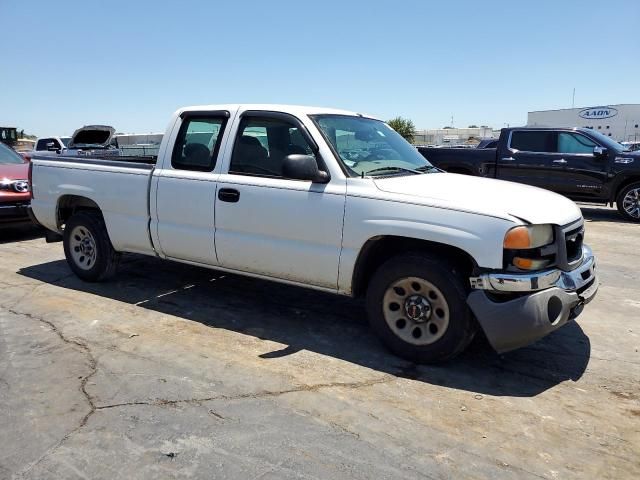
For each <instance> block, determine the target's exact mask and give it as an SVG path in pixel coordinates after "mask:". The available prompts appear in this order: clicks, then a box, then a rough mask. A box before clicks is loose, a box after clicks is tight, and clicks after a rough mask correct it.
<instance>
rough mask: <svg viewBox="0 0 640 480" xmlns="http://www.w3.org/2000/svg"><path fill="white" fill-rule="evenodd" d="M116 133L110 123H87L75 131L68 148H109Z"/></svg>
mask: <svg viewBox="0 0 640 480" xmlns="http://www.w3.org/2000/svg"><path fill="white" fill-rule="evenodd" d="M114 133H116V131H115V129H114V128H113V127H110V126H108V125H86V126H84V127H82V128H79V129H77V130H76V131H75V132H73V135H72V136H71V141H70V142H69V145H67V148H69V149H72V148H87V147H89V148H107V147H108V146H109V144H110V143H111V139H112V138H113V134H114Z"/></svg>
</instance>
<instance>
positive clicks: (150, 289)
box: [20, 256, 591, 397]
mask: <svg viewBox="0 0 640 480" xmlns="http://www.w3.org/2000/svg"><path fill="white" fill-rule="evenodd" d="M20 273H21V274H22V275H25V276H27V277H29V278H33V279H37V280H40V281H42V282H47V283H52V284H55V285H57V286H60V287H63V288H68V289H72V290H76V291H82V292H89V293H92V294H95V295H98V296H101V297H106V298H110V299H113V300H117V301H120V302H125V303H129V304H132V305H137V306H139V307H140V308H146V309H149V310H153V311H157V312H162V313H165V314H170V315H173V316H176V317H179V318H181V319H185V320H190V321H194V322H199V323H201V324H203V325H207V326H210V327H215V328H224V329H228V330H232V331H236V332H241V333H244V334H247V335H252V336H254V337H257V338H260V339H266V340H271V341H274V342H278V343H281V344H284V345H286V347H284V348H282V349H277V350H275V351H272V352H269V353H266V354H263V355H261V357H262V358H263V359H264V361H267V362H268V361H270V360H271V359H274V358H280V357H284V356H287V355H291V354H294V353H296V352H298V351H301V350H307V351H312V352H316V353H319V354H322V355H330V356H332V357H335V358H339V359H342V360H344V361H347V362H351V363H354V364H358V365H361V366H364V367H367V368H371V369H374V370H378V371H380V372H385V373H389V374H392V375H396V376H399V377H404V378H409V379H412V380H415V381H420V382H425V383H429V384H433V385H440V386H443V387H447V388H456V389H461V390H466V391H470V392H478V393H484V394H489V395H496V396H503V395H506V396H525V397H529V396H535V395H537V394H539V393H541V392H543V391H545V390H547V389H549V388H552V387H554V386H555V385H557V384H559V383H561V382H563V381H566V380H573V381H576V380H578V379H579V378H580V377H581V376H582V374H583V373H584V371H585V369H586V367H587V364H588V362H589V357H590V353H591V345H590V342H589V339H588V338H587V336H586V335H585V334H584V332H583V331H582V329H581V328H580V326H579V324H578V323H576V322H572V323H570V324H568V325H566V326H565V327H563V328H562V329H560V330H559V331H557V332H555V333H554V334H552V335H550V336H548V337H546V338H545V339H543V340H541V341H539V342H537V343H536V344H534V345H531V346H529V347H526V348H522V349H520V350H517V351H515V352H510V353H508V354H505V355H498V354H496V353H495V352H494V351H493V350H492V349H491V348H490V347H489V346H488V344H487V343H486V340H484V339H483V338H482V336H481V335H479V336H477V338H476V340H474V342H473V343H472V345H471V346H470V348H469V349H468V350H467V351H466V352H465V353H464V354H463V355H461V356H460V357H458V358H457V359H455V360H453V361H451V362H449V363H446V364H442V365H436V366H429V365H415V364H413V363H411V362H407V361H405V360H402V359H400V358H398V357H396V356H394V355H392V354H390V353H388V352H387V351H386V350H385V349H384V347H383V346H382V345H381V344H380V343H379V342H378V340H377V338H376V337H375V336H374V335H373V333H372V332H371V331H370V330H369V328H368V324H367V321H366V318H365V311H364V306H363V303H362V302H361V301H356V300H352V299H349V298H346V297H338V296H334V295H330V294H325V293H320V292H316V291H312V290H307V289H303V288H297V287H290V286H286V285H281V284H276V283H272V282H267V281H262V280H256V279H251V278H247V277H242V276H237V275H229V274H224V273H220V272H216V271H213V270H207V269H204V268H197V267H191V266H187V265H182V264H178V263H172V262H165V261H162V260H159V259H155V258H150V257H140V256H126V257H124V258H123V261H122V262H121V264H120V269H119V272H118V275H117V277H116V278H115V279H114V280H113V281H111V282H107V283H100V284H90V283H85V282H83V281H81V280H80V279H78V278H77V277H75V276H74V275H70V270H69V268H68V266H67V264H66V262H65V261H62V260H59V261H54V262H50V263H45V264H41V265H36V266H32V267H28V268H24V269H22V270H21V271H20Z"/></svg>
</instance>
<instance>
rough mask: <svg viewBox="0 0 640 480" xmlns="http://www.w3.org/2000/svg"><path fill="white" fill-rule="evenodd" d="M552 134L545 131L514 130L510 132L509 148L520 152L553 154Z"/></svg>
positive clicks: (554, 148)
mask: <svg viewBox="0 0 640 480" xmlns="http://www.w3.org/2000/svg"><path fill="white" fill-rule="evenodd" d="M554 137H555V136H554V133H553V132H551V131H545V130H514V131H513V132H511V139H510V141H509V148H511V149H514V150H518V151H520V152H534V153H549V152H554V151H555V150H556V147H555V145H554V143H555V142H554Z"/></svg>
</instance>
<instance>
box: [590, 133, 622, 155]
mask: <svg viewBox="0 0 640 480" xmlns="http://www.w3.org/2000/svg"><path fill="white" fill-rule="evenodd" d="M588 133H589V135H592V137H593V138H594V140H597V141H598V142H599V143H600V145H602V146H603V147H607V148H608V149H610V150H613V151H615V152H628V151H629V147H627V146H625V145H622V144H620V143H618V142H616V141H615V140H613V139H611V138H609V137H607V136H606V135H603V134H602V133H600V132H596V131H594V130H591V129H589V131H588Z"/></svg>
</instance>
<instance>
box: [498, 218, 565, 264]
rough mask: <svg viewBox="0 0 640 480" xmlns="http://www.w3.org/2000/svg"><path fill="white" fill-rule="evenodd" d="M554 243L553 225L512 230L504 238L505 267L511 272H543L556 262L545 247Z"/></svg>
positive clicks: (530, 226) (527, 226)
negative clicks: (512, 270) (515, 270)
mask: <svg viewBox="0 0 640 480" xmlns="http://www.w3.org/2000/svg"><path fill="white" fill-rule="evenodd" d="M552 243H553V227H552V226H551V225H526V226H520V227H515V228H512V229H511V230H509V231H508V232H507V234H506V235H505V236H504V260H505V267H506V268H507V269H508V270H510V269H513V267H515V268H516V269H517V270H528V271H531V270H542V269H543V268H546V267H549V266H550V265H551V264H552V263H553V261H554V255H553V253H550V252H549V251H548V249H545V248H544V247H546V246H548V245H550V244H552Z"/></svg>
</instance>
